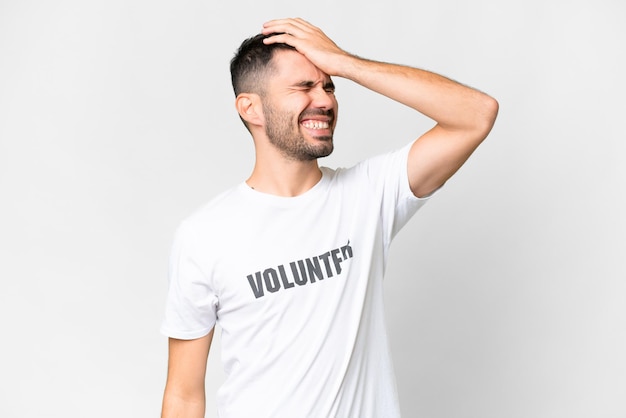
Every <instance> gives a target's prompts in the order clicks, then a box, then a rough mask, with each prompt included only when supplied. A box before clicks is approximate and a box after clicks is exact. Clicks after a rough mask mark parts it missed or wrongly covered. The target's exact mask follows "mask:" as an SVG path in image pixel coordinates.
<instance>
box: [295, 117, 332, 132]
mask: <svg viewBox="0 0 626 418" xmlns="http://www.w3.org/2000/svg"><path fill="white" fill-rule="evenodd" d="M300 125H302V126H303V127H304V128H306V129H309V130H313V131H316V130H327V129H330V121H328V120H312V119H305V120H303V121H302V122H300Z"/></svg>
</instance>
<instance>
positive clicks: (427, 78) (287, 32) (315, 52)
mask: <svg viewBox="0 0 626 418" xmlns="http://www.w3.org/2000/svg"><path fill="white" fill-rule="evenodd" d="M262 33H264V34H266V35H269V34H273V33H276V34H277V35H274V36H271V37H269V38H267V39H266V40H265V42H266V43H268V44H270V43H276V42H280V43H285V44H288V45H291V46H293V47H294V48H296V50H297V51H298V52H300V53H301V54H303V55H304V56H305V57H306V58H307V59H309V60H310V61H311V62H312V63H313V64H314V65H315V66H317V67H318V68H319V69H320V70H322V71H324V72H325V73H326V74H328V75H330V76H338V77H343V78H346V79H349V80H352V81H354V82H356V83H358V84H360V85H362V86H363V87H365V88H367V89H370V90H372V91H375V92H377V93H379V94H382V95H384V96H386V97H388V98H390V99H392V100H395V101H397V102H399V103H402V104H404V105H406V106H409V107H411V108H413V109H415V110H416V111H418V112H420V113H422V114H424V115H425V116H427V117H429V118H431V119H433V120H434V121H435V122H436V125H435V126H434V127H433V128H432V129H431V130H429V131H428V132H426V133H425V134H423V135H422V136H421V137H420V138H418V140H417V141H415V142H414V143H413V145H412V147H411V150H410V152H409V161H408V167H407V173H408V178H409V185H410V186H411V190H412V191H413V194H414V195H415V196H418V197H423V196H426V195H428V194H430V193H432V192H433V191H434V190H436V189H437V188H438V187H440V186H441V185H443V184H444V183H445V182H446V181H447V180H448V179H449V178H450V177H451V176H452V175H453V174H454V173H455V172H456V171H457V170H458V169H459V168H460V167H461V166H462V165H463V163H464V162H465V161H466V160H467V159H468V158H469V156H470V155H471V154H472V152H473V151H474V150H475V149H476V148H477V147H478V145H480V143H481V142H482V141H483V140H484V139H485V138H486V137H487V135H488V134H489V132H490V130H491V128H492V126H493V124H494V122H495V119H496V116H497V113H498V102H497V101H496V100H495V99H493V98H492V97H490V96H488V95H486V94H484V93H482V92H480V91H478V90H475V89H473V88H470V87H467V86H464V85H462V84H459V83H457V82H455V81H452V80H450V79H448V78H446V77H443V76H440V75H437V74H435V73H432V72H429V71H425V70H420V69H417V68H412V67H407V66H402V65H396V64H389V63H383V62H377V61H371V60H366V59H363V58H360V57H357V56H355V55H351V54H349V53H347V52H345V51H343V50H342V49H341V48H339V47H338V46H337V45H336V44H335V43H334V42H333V41H332V40H331V39H330V38H328V37H327V36H326V35H325V34H324V33H323V32H322V31H321V30H320V29H319V28H317V27H315V26H313V25H311V24H310V23H308V22H306V21H304V20H302V19H278V20H272V21H270V22H267V23H265V24H264V26H263V30H262Z"/></svg>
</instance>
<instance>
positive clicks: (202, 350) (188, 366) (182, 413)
mask: <svg viewBox="0 0 626 418" xmlns="http://www.w3.org/2000/svg"><path fill="white" fill-rule="evenodd" d="M212 340H213V330H211V332H209V333H208V334H207V335H205V336H204V337H201V338H198V339H195V340H178V339H175V338H170V339H169V358H168V366H167V383H166V384H165V393H164V395H163V407H162V410H161V418H204V412H205V407H206V398H205V389H204V380H205V375H206V365H207V358H208V355H209V349H210V348H211V341H212Z"/></svg>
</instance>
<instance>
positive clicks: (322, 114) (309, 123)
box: [300, 109, 334, 136]
mask: <svg viewBox="0 0 626 418" xmlns="http://www.w3.org/2000/svg"><path fill="white" fill-rule="evenodd" d="M333 116H334V115H333V111H332V110H321V109H316V110H309V111H306V112H304V113H303V114H302V115H301V116H300V126H301V127H302V128H304V129H305V130H306V131H308V132H309V133H310V134H311V135H312V136H331V135H332V134H333V132H332V131H333V123H334V117H333Z"/></svg>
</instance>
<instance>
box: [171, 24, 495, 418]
mask: <svg viewBox="0 0 626 418" xmlns="http://www.w3.org/2000/svg"><path fill="white" fill-rule="evenodd" d="M231 73H232V78H233V87H234V89H235V94H236V96H237V98H236V108H237V111H238V112H239V115H240V117H241V119H242V120H243V122H244V124H245V126H246V127H247V129H248V130H249V131H250V133H251V135H252V138H253V140H254V145H255V150H256V163H255V166H254V169H253V170H252V174H251V176H250V178H248V179H247V180H246V181H245V182H243V183H242V184H240V185H238V186H237V187H235V188H233V189H231V190H229V191H227V192H225V193H223V194H221V195H220V196H218V197H217V198H215V199H214V200H213V201H212V202H210V203H209V204H208V205H207V206H205V207H204V208H202V209H201V210H199V211H198V212H196V213H195V214H194V215H192V216H191V217H190V218H189V219H187V220H186V221H185V222H183V224H182V225H181V226H180V228H179V230H178V232H177V235H176V239H175V242H174V246H173V251H172V262H171V267H170V290H169V296H168V304H167V311H166V318H165V321H164V324H163V328H162V330H163V332H164V333H165V334H166V335H168V336H169V337H170V339H169V365H168V378H167V384H166V389H165V395H164V401H163V417H203V416H204V409H205V391H204V380H205V372H206V361H207V355H208V352H209V348H210V345H211V339H212V336H213V327H214V325H215V324H216V322H219V324H220V326H221V329H222V346H223V347H222V353H223V354H222V357H223V362H224V370H225V372H226V375H227V379H226V382H225V383H224V385H223V386H222V388H221V389H220V390H219V393H218V409H219V416H220V417H244V418H245V417H254V418H261V417H272V418H276V417H288V418H294V417H359V418H363V417H376V418H381V417H384V418H390V417H397V416H399V414H400V413H399V406H398V400H397V394H396V389H395V382H394V376H393V370H392V365H391V359H390V353H389V348H388V342H387V337H386V331H385V322H384V317H383V309H382V299H383V293H382V276H383V271H384V266H385V260H386V256H387V250H388V248H389V244H390V242H391V240H392V238H393V237H394V235H395V234H396V233H397V232H398V230H399V229H400V228H401V227H402V226H403V225H404V224H405V223H406V222H407V221H408V219H409V218H410V217H411V216H412V215H413V214H414V213H415V212H416V211H417V209H418V208H419V207H420V206H421V205H422V204H423V203H424V202H425V201H426V200H427V198H428V197H429V196H430V195H431V194H432V193H433V192H434V191H435V190H437V189H438V188H439V187H441V186H442V185H443V184H444V183H445V182H446V180H448V178H450V176H452V174H454V173H455V172H456V171H457V170H458V169H459V167H460V166H461V165H462V164H463V163H464V162H465V160H466V159H467V158H468V157H469V156H470V154H471V153H472V152H473V151H474V150H475V149H476V147H477V146H478V145H479V144H480V143H481V141H482V140H483V139H484V138H485V137H486V136H487V134H488V133H489V131H490V130H491V127H492V125H493V123H494V120H495V117H496V114H497V109H498V105H497V102H496V101H495V100H494V99H492V98H491V97H489V96H487V95H485V94H483V93H481V92H478V91H476V90H474V89H471V88H468V87H465V86H463V85H460V84H458V83H455V82H453V81H451V80H449V79H446V78H444V77H441V76H439V75H436V74H433V73H430V72H426V71H422V70H418V69H414V68H409V67H404V66H399V65H392V64H387V63H380V62H373V61H368V60H365V59H361V58H358V57H356V56H353V55H350V54H348V53H346V52H345V51H343V50H341V49H340V48H339V47H337V45H336V44H335V43H334V42H333V41H331V40H330V39H329V38H328V37H327V36H326V35H325V34H324V33H323V32H322V31H321V30H320V29H318V28H317V27H315V26H313V25H311V24H309V23H308V22H306V21H304V20H301V19H280V20H274V21H270V22H268V23H266V24H265V25H264V26H263V29H262V32H261V34H260V35H259V36H257V37H255V38H251V39H250V40H247V41H245V42H244V43H243V44H242V46H241V47H240V49H239V51H238V53H237V55H236V56H235V58H234V59H233V61H232V62H231ZM331 76H337V77H343V78H346V79H349V80H352V81H354V82H356V83H358V84H360V85H362V86H363V87H365V88H368V89H370V90H373V91H375V92H378V93H380V94H383V95H385V96H387V97H389V98H391V99H393V100H396V101H398V102H400V103H403V104H404V105H406V106H409V107H411V108H413V109H415V110H416V111H418V112H420V113H422V114H424V115H426V116H428V117H430V118H432V119H433V120H435V121H436V125H435V126H434V127H433V128H432V129H431V130H430V131H428V132H426V133H425V134H423V135H422V136H421V137H420V138H419V139H418V140H416V141H415V142H413V143H412V144H408V145H407V146H405V147H404V148H402V149H400V150H397V151H394V152H390V153H388V154H386V155H382V156H378V157H375V158H372V159H369V160H366V161H364V162H362V163H360V164H358V165H357V166H355V167H353V168H350V169H337V170H331V169H328V168H324V167H322V168H320V167H319V166H318V162H317V159H318V158H320V157H324V156H327V155H328V154H330V153H331V152H332V150H333V131H334V128H335V124H336V122H337V101H336V99H335V96H334V85H333V82H332V79H331ZM364 123H365V121H364ZM380 123H384V122H382V121H381V122H380ZM363 140H366V139H365V138H364V139H363ZM370 140H371V139H370Z"/></svg>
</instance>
